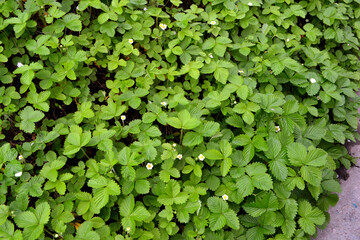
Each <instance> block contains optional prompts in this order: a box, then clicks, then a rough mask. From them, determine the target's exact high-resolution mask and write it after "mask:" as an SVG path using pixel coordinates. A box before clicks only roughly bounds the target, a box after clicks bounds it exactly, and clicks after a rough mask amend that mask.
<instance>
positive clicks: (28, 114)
mask: <svg viewBox="0 0 360 240" xmlns="http://www.w3.org/2000/svg"><path fill="white" fill-rule="evenodd" d="M19 115H20V118H21V123H20V129H21V130H24V131H25V132H27V133H32V132H34V130H35V123H36V122H38V121H40V120H41V119H43V118H44V116H45V114H44V113H42V112H40V111H37V110H35V111H34V109H33V108H32V107H30V106H27V107H25V108H24V109H23V110H22V111H20V113H19Z"/></svg>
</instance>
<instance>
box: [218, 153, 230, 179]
mask: <svg viewBox="0 0 360 240" xmlns="http://www.w3.org/2000/svg"><path fill="white" fill-rule="evenodd" d="M231 166H232V160H231V158H225V159H224V160H223V161H222V162H221V165H220V172H221V175H222V176H223V177H225V176H226V174H228V172H229V171H230V168H231Z"/></svg>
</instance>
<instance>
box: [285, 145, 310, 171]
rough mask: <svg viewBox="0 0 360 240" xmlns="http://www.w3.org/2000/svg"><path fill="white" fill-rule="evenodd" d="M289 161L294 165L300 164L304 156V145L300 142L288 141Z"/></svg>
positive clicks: (305, 152)
mask: <svg viewBox="0 0 360 240" xmlns="http://www.w3.org/2000/svg"><path fill="white" fill-rule="evenodd" d="M287 153H288V157H289V162H290V163H291V164H292V165H294V166H302V165H303V162H304V160H305V158H306V155H307V151H306V147H305V146H304V145H302V144H301V143H290V144H289V145H288V146H287Z"/></svg>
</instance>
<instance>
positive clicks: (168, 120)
mask: <svg viewBox="0 0 360 240" xmlns="http://www.w3.org/2000/svg"><path fill="white" fill-rule="evenodd" d="M166 123H167V124H169V125H170V126H172V127H174V128H179V129H180V128H181V126H182V124H181V121H180V119H179V118H176V117H170V118H166Z"/></svg>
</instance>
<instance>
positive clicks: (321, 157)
mask: <svg viewBox="0 0 360 240" xmlns="http://www.w3.org/2000/svg"><path fill="white" fill-rule="evenodd" d="M309 149H310V150H309V153H308V154H307V156H306V159H305V162H304V163H305V164H306V165H309V166H315V167H321V166H324V165H325V164H326V161H327V160H326V158H327V153H326V152H325V151H324V150H322V149H315V148H309Z"/></svg>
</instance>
